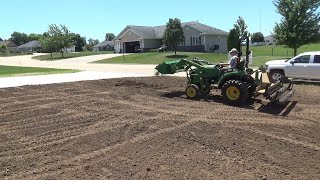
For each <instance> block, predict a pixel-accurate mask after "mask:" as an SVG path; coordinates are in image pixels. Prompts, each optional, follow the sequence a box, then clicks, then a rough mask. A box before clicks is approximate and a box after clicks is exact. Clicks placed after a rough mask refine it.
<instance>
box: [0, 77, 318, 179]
mask: <svg viewBox="0 0 320 180" xmlns="http://www.w3.org/2000/svg"><path fill="white" fill-rule="evenodd" d="M185 85H186V80H185V79H184V78H178V77H150V78H125V79H112V80H99V81H86V82H76V83H65V84H54V85H43V86H24V87H18V88H7V89H0V179H166V180H167V179H320V163H319V162H320V111H319V103H320V96H319V93H320V86H313V85H310V86H309V85H307V86H306V85H297V86H295V88H296V90H297V92H296V94H295V95H294V97H293V99H292V102H290V103H289V104H288V105H287V106H286V107H280V106H276V105H272V104H270V103H268V101H266V100H263V99H256V100H254V101H253V102H251V103H248V104H246V105H244V106H242V107H233V106H228V105H225V104H224V103H223V101H222V100H221V97H220V96H219V94H220V93H219V92H218V91H213V92H212V93H211V95H209V96H208V97H203V98H201V99H198V100H190V99H187V98H186V96H185V94H184V90H185Z"/></svg>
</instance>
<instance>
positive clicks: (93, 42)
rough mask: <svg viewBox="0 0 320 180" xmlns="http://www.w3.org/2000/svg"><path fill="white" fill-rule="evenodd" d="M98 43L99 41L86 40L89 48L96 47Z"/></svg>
mask: <svg viewBox="0 0 320 180" xmlns="http://www.w3.org/2000/svg"><path fill="white" fill-rule="evenodd" d="M99 43H100V42H99V39H92V38H89V39H88V44H89V45H90V46H95V45H97V44H99Z"/></svg>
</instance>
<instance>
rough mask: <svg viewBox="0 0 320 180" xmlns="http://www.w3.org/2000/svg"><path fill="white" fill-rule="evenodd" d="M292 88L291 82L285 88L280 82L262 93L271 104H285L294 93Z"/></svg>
mask: <svg viewBox="0 0 320 180" xmlns="http://www.w3.org/2000/svg"><path fill="white" fill-rule="evenodd" d="M292 87H293V84H292V82H291V81H290V82H289V84H288V85H287V86H285V85H284V84H283V83H282V82H278V83H275V84H271V85H270V86H269V87H268V88H267V90H266V92H265V93H264V96H265V97H266V98H267V99H269V100H270V101H272V102H276V103H278V104H285V103H286V102H288V101H289V100H290V98H291V97H292V96H293V94H294V92H295V91H294V90H293V89H292Z"/></svg>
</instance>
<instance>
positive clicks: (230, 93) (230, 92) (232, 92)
mask: <svg viewBox="0 0 320 180" xmlns="http://www.w3.org/2000/svg"><path fill="white" fill-rule="evenodd" d="M227 97H228V98H229V99H230V100H237V99H238V98H239V97H240V90H239V89H238V88H237V87H235V86H230V87H228V89H227Z"/></svg>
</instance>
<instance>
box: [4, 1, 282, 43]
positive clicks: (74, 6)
mask: <svg viewBox="0 0 320 180" xmlns="http://www.w3.org/2000/svg"><path fill="white" fill-rule="evenodd" d="M0 7H1V12H2V13H1V14H2V17H4V18H1V25H0V37H1V38H2V39H8V38H10V35H11V33H12V32H13V31H18V32H24V33H27V34H29V33H43V32H45V31H47V29H48V25H49V24H64V25H66V26H67V27H68V28H69V30H70V31H71V32H74V33H79V34H81V35H82V36H85V37H86V38H87V39H89V38H94V39H99V40H100V41H102V40H103V39H104V35H105V33H106V32H112V33H114V34H115V35H117V34H118V33H119V32H120V31H121V30H122V29H123V28H125V26H126V25H144V26H156V25H164V24H166V22H167V21H168V19H169V18H175V17H177V18H180V19H181V21H182V22H188V21H197V20H198V21H199V22H201V23H204V24H207V25H210V26H213V27H216V28H219V29H222V30H225V31H229V30H230V29H231V28H232V27H233V24H234V23H235V21H236V20H237V19H238V16H242V17H243V18H244V20H245V22H246V23H247V25H248V26H249V31H250V32H259V31H260V22H261V31H262V33H263V34H264V35H269V34H270V32H271V31H272V30H273V27H274V25H275V23H276V22H279V21H280V19H281V17H280V16H279V15H278V14H277V12H276V10H275V7H274V5H273V3H272V0H245V1H239V0H229V1H223V0H220V1H216V0H197V1H188V0H158V1H151V0H136V1H132V0H130V1H127V0H123V1H119V0H77V1H73V0H54V1H52V0H51V1H49V0H28V1H24V0H0ZM260 13H261V21H260Z"/></svg>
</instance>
